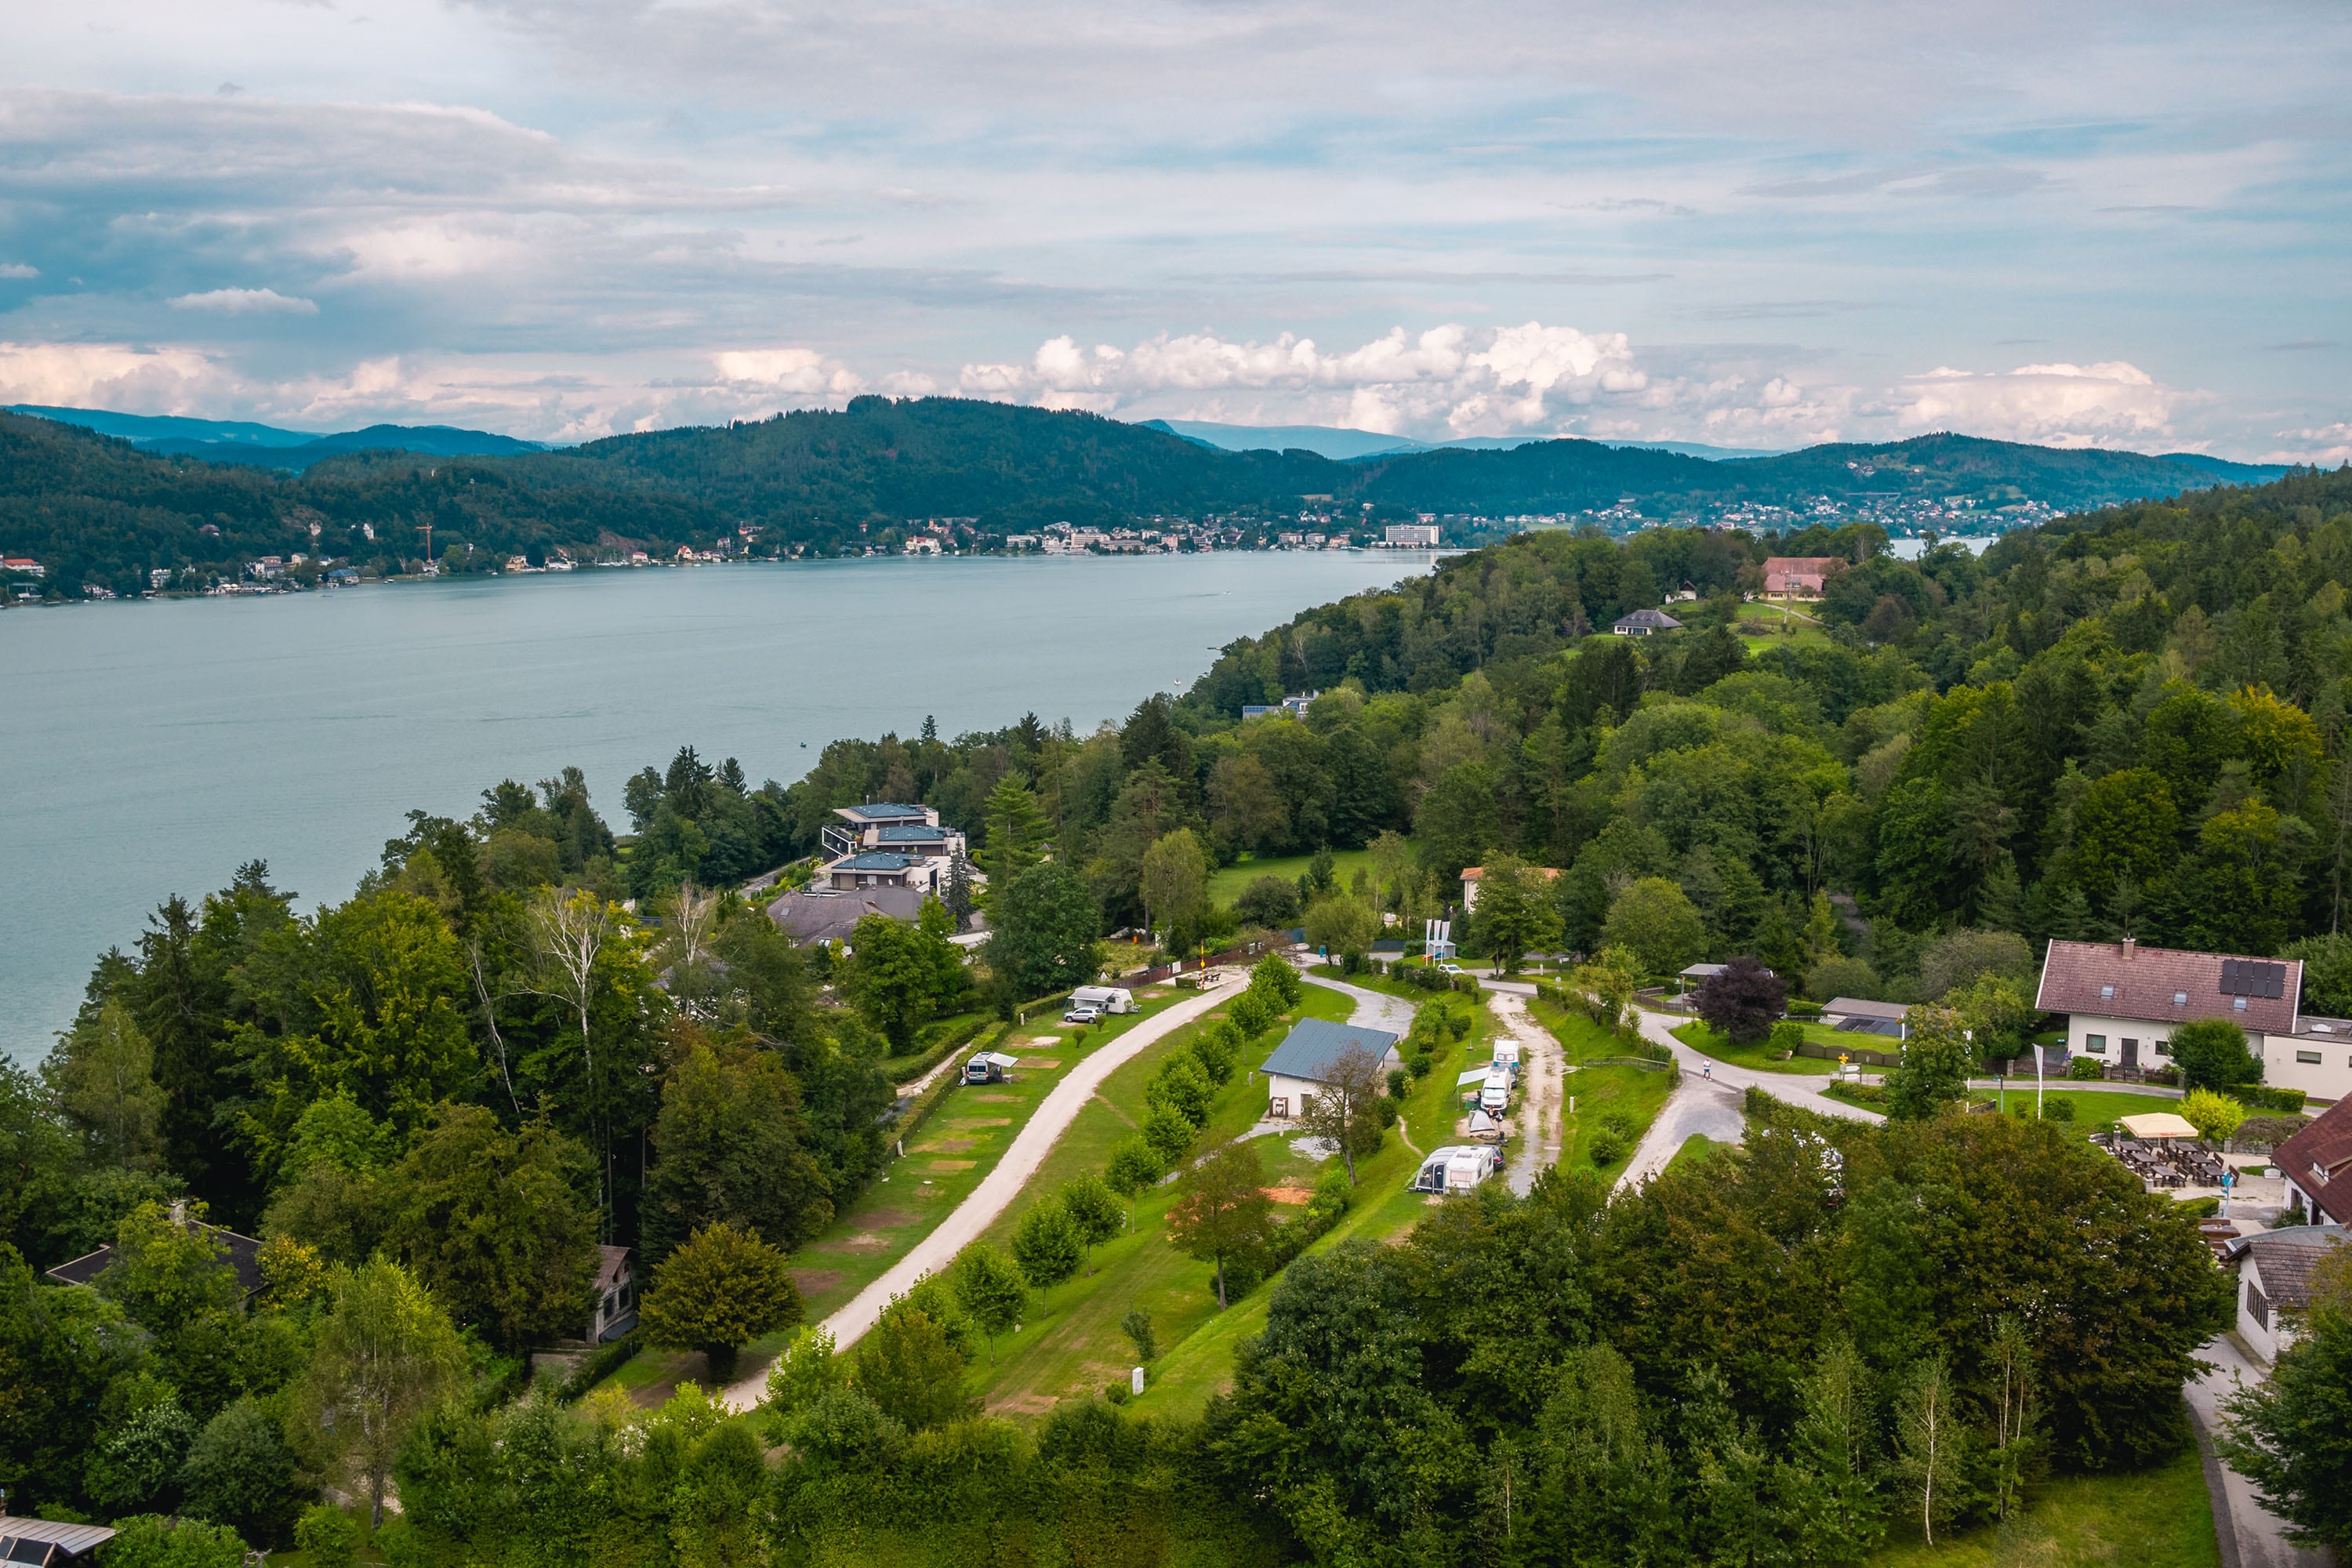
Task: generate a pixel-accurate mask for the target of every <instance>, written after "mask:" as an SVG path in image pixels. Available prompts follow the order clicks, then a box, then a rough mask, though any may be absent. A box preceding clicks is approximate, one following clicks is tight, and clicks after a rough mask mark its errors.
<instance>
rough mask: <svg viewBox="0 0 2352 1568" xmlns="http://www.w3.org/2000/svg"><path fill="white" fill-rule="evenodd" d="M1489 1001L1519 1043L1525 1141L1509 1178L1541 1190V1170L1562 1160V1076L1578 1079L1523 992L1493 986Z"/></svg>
mask: <svg viewBox="0 0 2352 1568" xmlns="http://www.w3.org/2000/svg"><path fill="white" fill-rule="evenodd" d="M1486 1005H1487V1007H1488V1008H1489V1009H1490V1010H1491V1011H1492V1012H1493V1013H1494V1015H1495V1017H1496V1022H1498V1023H1500V1024H1501V1025H1502V1026H1503V1028H1504V1029H1505V1031H1507V1033H1508V1034H1509V1035H1510V1037H1511V1038H1513V1039H1514V1040H1517V1042H1518V1043H1519V1064H1520V1065H1519V1117H1518V1121H1519V1127H1518V1132H1519V1140H1518V1142H1519V1146H1518V1148H1517V1151H1515V1152H1513V1153H1512V1155H1511V1159H1510V1166H1509V1169H1508V1170H1507V1172H1506V1173H1505V1176H1504V1180H1505V1181H1506V1182H1507V1184H1509V1186H1510V1189H1511V1191H1513V1192H1514V1193H1517V1194H1518V1195H1519V1196H1521V1197H1525V1196H1527V1195H1528V1194H1529V1193H1530V1192H1532V1191H1534V1190H1535V1184H1536V1178H1537V1177H1538V1176H1539V1175H1541V1174H1542V1173H1544V1171H1545V1170H1546V1169H1548V1168H1549V1167H1550V1166H1553V1165H1557V1164H1559V1150H1560V1142H1561V1131H1560V1102H1561V1100H1563V1099H1564V1098H1565V1097H1566V1094H1567V1089H1566V1088H1565V1087H1564V1085H1563V1084H1562V1082H1561V1080H1562V1079H1570V1075H1569V1072H1568V1063H1567V1060H1566V1058H1565V1056H1564V1054H1563V1053H1562V1052H1561V1050H1560V1048H1559V1041H1558V1040H1555V1039H1553V1038H1552V1036H1551V1031H1550V1030H1549V1029H1547V1028H1544V1027H1543V1026H1540V1025H1538V1023H1537V1022H1536V1021H1535V1019H1534V1017H1533V1016H1530V1015H1529V1014H1528V1005H1527V1004H1526V1003H1525V1002H1524V1001H1522V1000H1520V999H1519V997H1518V996H1517V995H1516V994H1513V993H1511V992H1507V991H1490V992H1488V993H1487V995H1486ZM1570 1081H1571V1082H1572V1081H1574V1080H1573V1079H1570Z"/></svg>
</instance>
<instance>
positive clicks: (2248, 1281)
mask: <svg viewBox="0 0 2352 1568" xmlns="http://www.w3.org/2000/svg"><path fill="white" fill-rule="evenodd" d="M2345 1247H2347V1237H2346V1233H2345V1231H2344V1229H2343V1227H2342V1226H2332V1225H2331V1226H2309V1225H2302V1226H2289V1227H2288V1228H2286V1229H2284V1230H2261V1231H2256V1232H2255V1233H2254V1234H2253V1235H2252V1236H2242V1237H2238V1238H2237V1239H2236V1240H2235V1241H2232V1242H2231V1243H2230V1245H2229V1247H2228V1248H2227V1249H2226V1250H2225V1252H2224V1253H2223V1255H2222V1256H2223V1258H2224V1259H2225V1260H2226V1261H2229V1262H2234V1263H2235V1264H2237V1266H2238V1337H2239V1338H2240V1339H2242V1340H2243V1341H2245V1342H2246V1345H2247V1348H2248V1349H2250V1350H2252V1352H2254V1353H2255V1354H2256V1355H2258V1356H2260V1357H2261V1358H2262V1359H2263V1361H2265V1362H2274V1361H2276V1360H2278V1354H2279V1352H2281V1351H2283V1350H2284V1349H2286V1347H2287V1346H2289V1345H2290V1344H2293V1343H2294V1340H2295V1335H2296V1333H2297V1331H2298V1330H2299V1329H2300V1328H2301V1327H2302V1321H2303V1315H2304V1313H2305V1311H2306V1310H2309V1309H2310V1306H2311V1284H2312V1276H2313V1275H2315V1274H2316V1273H2317V1272H2318V1270H2319V1267H2320V1265H2321V1264H2322V1263H2323V1262H2325V1261H2326V1259H2327V1258H2328V1256H2329V1255H2330V1254H2331V1253H2336V1252H2340V1251H2342V1250H2344V1248H2345Z"/></svg>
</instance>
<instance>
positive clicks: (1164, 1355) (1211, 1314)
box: [1114, 1007, 1494, 1416]
mask: <svg viewBox="0 0 2352 1568" xmlns="http://www.w3.org/2000/svg"><path fill="white" fill-rule="evenodd" d="M1474 1017H1475V1024H1474V1025H1473V1026H1472V1028H1471V1031H1470V1034H1469V1035H1468V1037H1465V1039H1463V1040H1461V1041H1459V1042H1457V1043H1456V1044H1454V1045H1453V1046H1452V1047H1448V1048H1447V1049H1445V1050H1444V1051H1441V1052H1439V1053H1438V1060H1437V1065H1436V1068H1435V1069H1434V1070H1433V1071H1432V1072H1431V1073H1430V1074H1429V1076H1428V1077H1427V1078H1424V1079H1422V1080H1421V1081H1420V1082H1419V1083H1418V1084H1415V1085H1414V1086H1413V1088H1412V1094H1411V1096H1410V1097H1409V1098H1408V1099H1407V1100H1406V1102H1405V1108H1404V1113H1403V1116H1402V1120H1401V1121H1400V1122H1399V1125H1400V1126H1401V1127H1402V1128H1403V1129H1404V1130H1405V1131H1407V1132H1409V1133H1410V1134H1411V1135H1412V1146H1411V1147H1408V1146H1407V1145H1406V1143H1405V1141H1404V1140H1403V1139H1401V1138H1397V1137H1394V1136H1391V1137H1389V1138H1385V1139H1383V1140H1382V1141H1381V1149H1380V1152H1378V1153H1376V1154H1374V1155H1373V1156H1372V1157H1371V1158H1370V1159H1369V1160H1363V1161H1359V1162H1358V1163H1357V1165H1356V1203H1355V1206H1354V1207H1353V1208H1351V1209H1349V1211H1348V1215H1347V1217H1346V1218H1345V1219H1342V1220H1341V1221H1340V1222H1339V1224H1338V1225H1337V1226H1334V1227H1333V1228H1332V1231H1331V1233H1330V1234H1329V1235H1328V1236H1326V1237H1323V1239H1322V1240H1320V1241H1318V1242H1317V1243H1316V1244H1315V1247H1313V1248H1310V1249H1309V1250H1318V1249H1321V1248H1324V1247H1336V1246H1338V1245H1339V1244H1340V1243H1341V1242H1343V1241H1347V1240H1349V1239H1351V1238H1353V1237H1370V1238H1372V1239H1375V1240H1380V1239H1384V1238H1386V1237H1391V1236H1395V1235H1397V1234H1398V1233H1399V1232H1401V1231H1403V1230H1406V1229H1408V1228H1410V1227H1411V1226H1412V1225H1413V1224H1415V1223H1416V1222H1417V1221H1418V1220H1420V1218H1421V1217H1422V1216H1423V1215H1425V1214H1426V1213H1428V1212H1429V1205H1430V1204H1431V1203H1432V1201H1433V1200H1432V1199H1431V1198H1430V1196H1429V1195H1428V1194H1423V1193H1415V1192H1410V1191H1407V1190H1406V1184H1408V1183H1409V1182H1411V1181H1412V1174H1413V1173H1414V1172H1415V1171H1416V1170H1418V1169H1419V1168H1420V1166H1421V1155H1420V1153H1418V1152H1415V1151H1416V1150H1418V1151H1423V1152H1426V1151H1428V1150H1431V1149H1434V1148H1437V1147H1438V1146H1440V1145H1441V1144H1444V1143H1448V1142H1453V1140H1454V1123H1455V1121H1456V1120H1457V1119H1458V1118H1459V1115H1460V1102H1459V1101H1458V1100H1455V1099H1454V1077H1455V1075H1456V1074H1457V1073H1459V1072H1461V1071H1462V1070H1463V1069H1464V1068H1467V1067H1470V1066H1472V1065H1474V1064H1475V1063H1477V1062H1484V1061H1488V1060H1491V1059H1492V1058H1493V1047H1492V1044H1491V1032H1492V1029H1493V1025H1494V1016H1493V1015H1492V1014H1491V1013H1489V1012H1487V1011H1486V1009H1485V1008H1483V1007H1481V1008H1479V1009H1477V1011H1476V1013H1475V1015H1474ZM1249 1113H1250V1114H1251V1115H1252V1116H1255V1113H1256V1112H1255V1103H1253V1105H1252V1106H1251V1108H1250V1112H1249ZM1244 1125H1246V1123H1244ZM1285 1152H1286V1154H1287V1151H1285ZM1268 1168H1269V1169H1274V1168H1275V1162H1274V1161H1273V1160H1272V1159H1269V1160H1268ZM1159 1245H1160V1246H1161V1247H1165V1246H1166V1244H1165V1243H1164V1242H1161V1243H1160V1244H1159ZM1193 1267H1195V1268H1198V1266H1197V1265H1194V1266H1193ZM1199 1278H1200V1279H1201V1280H1202V1288H1203V1289H1204V1290H1205V1289H1206V1282H1207V1279H1208V1270H1207V1269H1205V1268H1202V1269H1201V1270H1200V1274H1199ZM1275 1283H1276V1282H1275V1281H1273V1280H1269V1281H1267V1282H1266V1283H1265V1284H1264V1285H1261V1286H1260V1287H1258V1289H1256V1290H1255V1291H1253V1292H1252V1293H1251V1294H1250V1295H1249V1296H1248V1297H1246V1298H1245V1299H1244V1300H1240V1301H1236V1302H1234V1305H1233V1307H1232V1309H1231V1310H1227V1311H1224V1312H1222V1313H1220V1312H1217V1311H1215V1310H1214V1309H1213V1306H1212V1307H1211V1309H1210V1310H1209V1311H1208V1312H1207V1313H1206V1314H1205V1316H1204V1318H1203V1319H1202V1321H1201V1323H1200V1327H1199V1328H1197V1329H1195V1330H1193V1331H1192V1332H1191V1333H1190V1334H1189V1335H1187V1336H1186V1337H1185V1338H1184V1339H1183V1340H1182V1341H1181V1342H1178V1341H1176V1340H1175V1339H1173V1338H1172V1337H1171V1336H1170V1335H1169V1334H1166V1333H1162V1334H1161V1335H1160V1361H1159V1363H1158V1364H1157V1365H1155V1366H1153V1367H1152V1368H1151V1383H1150V1386H1149V1387H1148V1388H1147V1389H1146V1390H1145V1392H1144V1394H1143V1397H1142V1398H1141V1399H1140V1400H1139V1401H1138V1402H1137V1404H1136V1405H1135V1406H1134V1407H1133V1408H1137V1409H1139V1410H1144V1411H1150V1412H1152V1413H1157V1414H1165V1415H1188V1416H1190V1415H1199V1414H1200V1413H1201V1410H1202V1407H1203V1406H1204V1405H1207V1404H1208V1402H1209V1396H1210V1395H1211V1394H1215V1393H1217V1392H1219V1391H1220V1390H1222V1389H1225V1388H1228V1387H1230V1386H1232V1384H1233V1375H1234V1346H1235V1345H1236V1344H1238V1343H1240V1342H1241V1341H1243V1340H1244V1339H1247V1338H1248V1337H1249V1336H1250V1335H1252V1334H1255V1333H1256V1332H1257V1331H1260V1330H1261V1329H1263V1328H1265V1309H1266V1302H1267V1300H1268V1299H1269V1298H1270V1297H1271V1296H1272V1295H1273V1291H1274V1286H1275ZM1202 1299H1203V1300H1207V1299H1208V1298H1206V1297H1205V1296H1203V1298H1202ZM1122 1310H1123V1309H1122ZM1115 1317H1116V1314H1114V1318H1115ZM1155 1321H1156V1320H1155ZM1115 1326H1116V1324H1115V1323H1114V1327H1115ZM1129 1364H1131V1363H1129Z"/></svg>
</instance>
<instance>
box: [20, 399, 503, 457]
mask: <svg viewBox="0 0 2352 1568" xmlns="http://www.w3.org/2000/svg"><path fill="white" fill-rule="evenodd" d="M8 412H9V413H11V414H30V415H34V416H37V417H39V418H43V419H54V420H57V421H58V422H59V423H60V424H65V425H79V426H82V427H84V428H85V429H89V430H95V431H97V432H99V434H100V435H102V436H117V437H121V438H122V439H124V440H126V441H129V442H130V443H131V445H132V446H134V447H138V448H139V449H140V450H141V451H142V452H152V453H154V454H156V455H157V456H158V457H168V458H199V459H201V460H203V461H205V462H208V463H246V464H251V465H255V466H257V467H262V468H291V469H294V470H295V471H297V472H299V471H300V470H302V469H304V468H309V467H310V465H311V464H313V463H315V462H318V461H319V460H320V459H321V458H333V457H340V456H341V455H342V454H343V453H346V452H377V451H381V452H416V453H420V454H424V455H425V456H430V457H436V458H489V457H512V456H517V455H520V454H521V453H524V452H543V451H545V450H547V449H548V448H547V447H546V445H545V444H544V443H542V442H539V441H522V440H518V439H516V438H515V437H512V436H499V435H494V434H492V433H490V432H489V431H487V430H460V429H457V428H456V427H455V426H448V425H371V426H368V427H367V428H366V429H364V430H345V431H340V432H337V433H336V434H333V435H330V436H321V435H319V434H318V433H316V432H315V431H302V430H281V429H278V427H277V426H272V425H254V424H248V423H246V422H244V421H241V420H228V419H186V418H181V417H178V416H170V415H163V416H158V415H147V414H116V413H112V412H110V411H109V410H106V409H101V408H44V407H36V406H34V405H29V404H18V405H15V406H14V407H11V408H10V409H9V410H8Z"/></svg>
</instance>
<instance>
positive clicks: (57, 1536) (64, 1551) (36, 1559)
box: [0, 1513, 114, 1568]
mask: <svg viewBox="0 0 2352 1568" xmlns="http://www.w3.org/2000/svg"><path fill="white" fill-rule="evenodd" d="M113 1539H114V1531H113V1529H112V1528H111V1527H110V1526H108V1525H103V1524H60V1523H58V1522H57V1521H54V1520H47V1519H18V1518H16V1516H14V1515H13V1514H5V1513H0V1563H9V1564H11V1565H12V1568H13V1565H14V1564H18V1563H38V1564H41V1565H43V1568H53V1565H55V1564H58V1563H70V1562H72V1561H73V1560H74V1559H75V1558H77V1557H80V1556H84V1555H86V1554H88V1553H89V1552H95V1551H96V1550H98V1549H99V1548H100V1547H101V1546H103V1545H105V1544H106V1543H107V1542H110V1541H111V1540H113Z"/></svg>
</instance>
